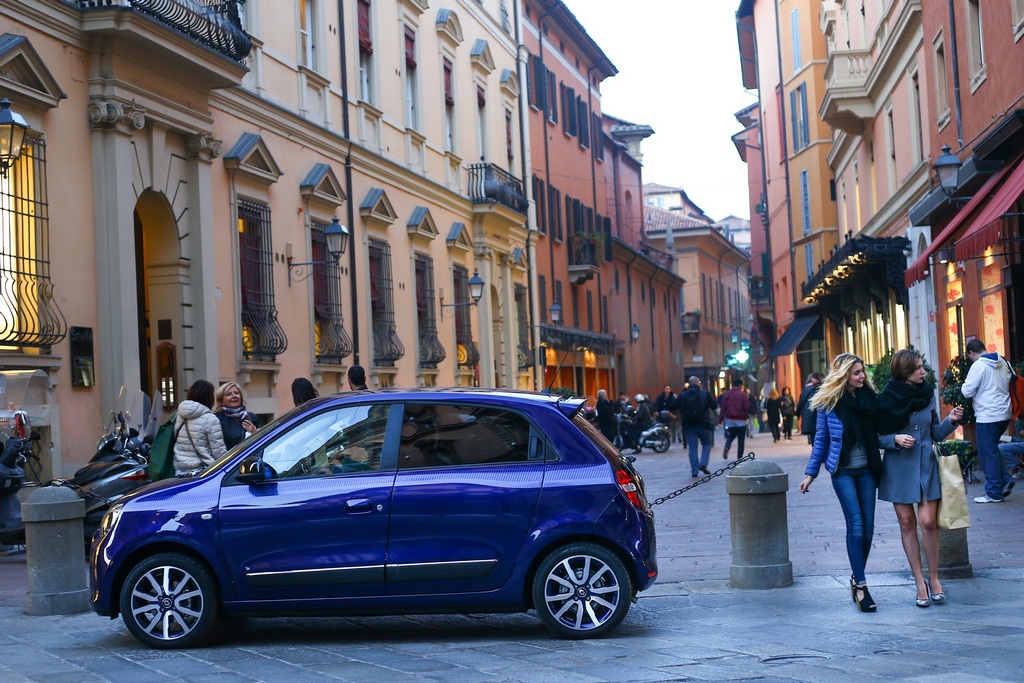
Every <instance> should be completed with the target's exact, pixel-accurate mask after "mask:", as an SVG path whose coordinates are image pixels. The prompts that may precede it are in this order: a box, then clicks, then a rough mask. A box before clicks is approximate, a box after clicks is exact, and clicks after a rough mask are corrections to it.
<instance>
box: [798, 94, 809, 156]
mask: <svg viewBox="0 0 1024 683" xmlns="http://www.w3.org/2000/svg"><path fill="white" fill-rule="evenodd" d="M800 144H801V145H803V146H804V147H806V146H807V145H809V144H811V128H810V122H809V120H808V118H807V84H806V83H801V84H800Z"/></svg>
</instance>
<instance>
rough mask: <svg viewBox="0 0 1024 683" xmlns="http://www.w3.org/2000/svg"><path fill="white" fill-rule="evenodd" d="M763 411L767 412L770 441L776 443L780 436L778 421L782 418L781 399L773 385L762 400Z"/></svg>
mask: <svg viewBox="0 0 1024 683" xmlns="http://www.w3.org/2000/svg"><path fill="white" fill-rule="evenodd" d="M764 407H765V412H767V413H768V427H769V428H770V429H771V430H772V443H778V442H779V438H780V437H781V436H782V435H781V434H780V432H779V422H780V420H781V419H782V400H781V398H780V397H779V392H778V390H777V389H775V388H774V387H773V388H772V390H771V391H769V392H768V400H767V401H765V402H764Z"/></svg>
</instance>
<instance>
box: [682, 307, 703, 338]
mask: <svg viewBox="0 0 1024 683" xmlns="http://www.w3.org/2000/svg"><path fill="white" fill-rule="evenodd" d="M699 332H700V311H687V312H686V313H683V334H698V333H699Z"/></svg>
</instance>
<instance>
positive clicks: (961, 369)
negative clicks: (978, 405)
mask: <svg viewBox="0 0 1024 683" xmlns="http://www.w3.org/2000/svg"><path fill="white" fill-rule="evenodd" d="M970 369H971V361H970V359H969V358H961V357H960V356H957V357H955V358H953V359H952V360H951V361H949V367H948V368H946V371H945V372H943V373H942V392H941V395H942V402H943V403H945V404H946V405H948V406H960V407H961V408H963V409H964V417H963V419H962V420H960V424H968V425H969V424H974V403H973V402H972V401H971V399H969V398H967V397H966V396H964V395H963V394H962V393H960V387H962V386H963V385H964V381H965V380H966V379H967V372H968V370H970Z"/></svg>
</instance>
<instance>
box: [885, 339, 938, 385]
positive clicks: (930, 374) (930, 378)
mask: <svg viewBox="0 0 1024 683" xmlns="http://www.w3.org/2000/svg"><path fill="white" fill-rule="evenodd" d="M907 348H908V349H910V350H911V351H917V349H915V348H914V347H913V346H908V347H907ZM895 354H896V349H889V350H888V351H886V353H885V355H884V356H882V358H881V359H880V360H879V361H878V364H877V365H872V366H871V383H872V384H873V385H875V391H881V390H882V389H885V385H886V384H888V383H889V380H890V379H891V378H892V371H891V370H890V369H889V365H891V364H892V357H893V356H894V355H895ZM921 357H922V358H924V356H923V355H922V356H921ZM924 371H925V378H924V379H925V381H926V382H928V384H931V385H932V386H933V387H934V386H936V382H935V370H933V369H932V366H930V365H928V361H927V360H925V361H924Z"/></svg>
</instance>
